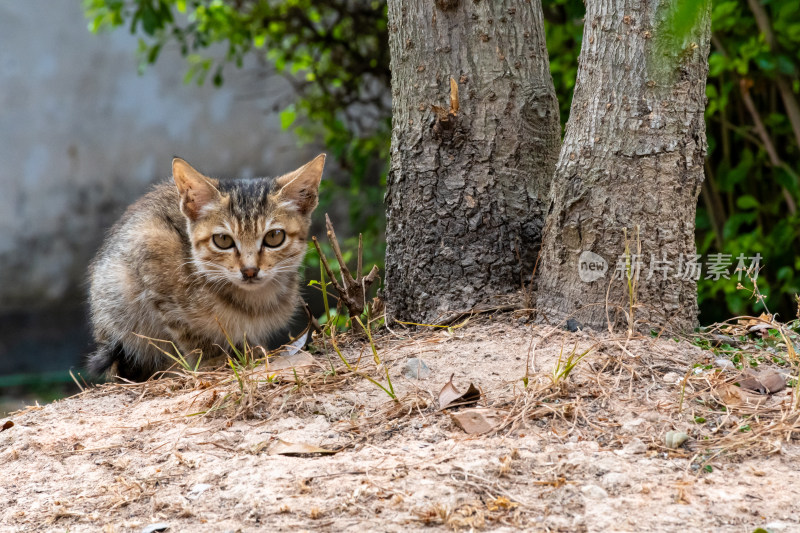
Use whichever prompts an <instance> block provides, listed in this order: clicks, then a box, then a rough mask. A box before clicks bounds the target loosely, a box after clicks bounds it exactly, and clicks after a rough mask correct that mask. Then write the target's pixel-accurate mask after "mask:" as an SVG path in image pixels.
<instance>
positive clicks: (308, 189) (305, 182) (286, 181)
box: [275, 154, 325, 215]
mask: <svg viewBox="0 0 800 533" xmlns="http://www.w3.org/2000/svg"><path fill="white" fill-rule="evenodd" d="M324 166H325V154H320V155H318V156H317V157H315V158H314V159H313V160H311V162H310V163H306V164H305V165H303V166H302V167H300V168H298V169H297V170H295V171H294V172H289V173H288V174H284V175H283V176H281V177H280V178H278V179H276V180H275V183H276V184H277V185H278V187H280V190H279V191H278V198H279V199H280V200H282V201H288V202H291V203H292V204H294V206H295V208H296V209H297V211H298V212H299V213H300V214H302V215H309V214H310V213H311V211H313V210H314V208H315V207H317V197H318V191H319V181H320V180H321V179H322V169H323V167H324Z"/></svg>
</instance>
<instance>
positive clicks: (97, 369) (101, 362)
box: [86, 342, 156, 381]
mask: <svg viewBox="0 0 800 533" xmlns="http://www.w3.org/2000/svg"><path fill="white" fill-rule="evenodd" d="M86 367H87V368H88V369H89V372H91V373H92V374H94V375H95V376H97V377H105V378H109V379H113V378H122V379H124V380H127V381H147V380H148V379H150V377H151V376H152V375H153V373H154V372H155V371H156V369H155V368H151V366H148V365H143V364H141V363H139V364H137V362H136V361H135V360H133V359H131V358H130V357H129V356H128V355H127V354H126V353H125V349H124V348H123V347H122V344H121V343H118V342H115V343H112V344H98V345H97V350H96V351H95V352H94V353H93V354H91V355H90V356H89V358H88V360H87V361H86Z"/></svg>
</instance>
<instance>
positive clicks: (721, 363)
mask: <svg viewBox="0 0 800 533" xmlns="http://www.w3.org/2000/svg"><path fill="white" fill-rule="evenodd" d="M714 364H715V365H717V366H718V367H720V368H721V369H722V370H736V365H734V364H733V362H732V361H730V360H729V359H722V358H720V359H714Z"/></svg>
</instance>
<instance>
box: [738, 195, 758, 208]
mask: <svg viewBox="0 0 800 533" xmlns="http://www.w3.org/2000/svg"><path fill="white" fill-rule="evenodd" d="M759 205H760V204H759V203H758V200H756V199H755V198H754V197H753V196H751V195H749V194H745V195H744V196H740V197H739V198H737V200H736V207H738V208H739V209H754V208H757V207H758V206H759Z"/></svg>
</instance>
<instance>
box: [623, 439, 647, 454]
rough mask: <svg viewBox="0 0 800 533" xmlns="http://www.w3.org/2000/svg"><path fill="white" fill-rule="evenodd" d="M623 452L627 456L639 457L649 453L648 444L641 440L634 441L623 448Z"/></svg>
mask: <svg viewBox="0 0 800 533" xmlns="http://www.w3.org/2000/svg"><path fill="white" fill-rule="evenodd" d="M622 451H623V452H624V453H625V454H627V455H638V454H640V453H645V452H646V451H647V444H645V443H644V442H642V441H641V440H639V439H633V440H632V441H630V442H629V443H628V444H626V445H625V447H624V448H622Z"/></svg>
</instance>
